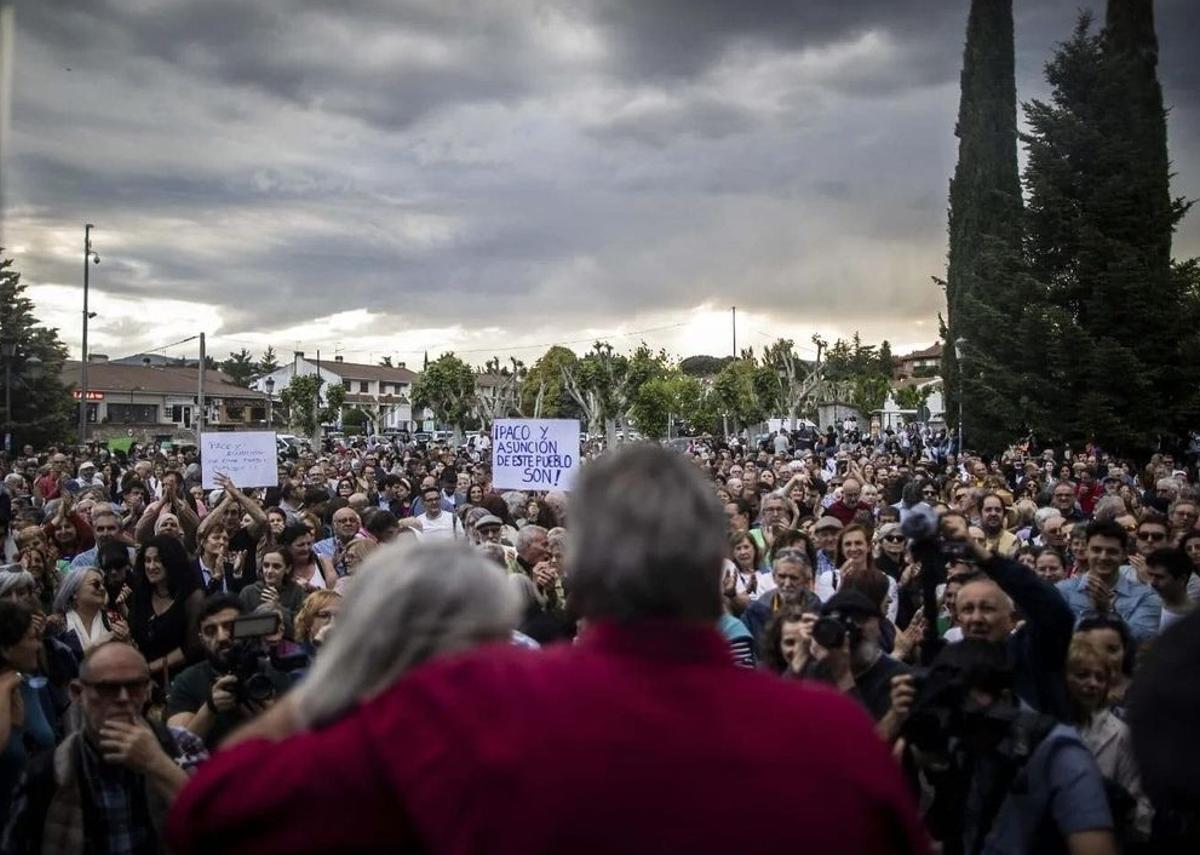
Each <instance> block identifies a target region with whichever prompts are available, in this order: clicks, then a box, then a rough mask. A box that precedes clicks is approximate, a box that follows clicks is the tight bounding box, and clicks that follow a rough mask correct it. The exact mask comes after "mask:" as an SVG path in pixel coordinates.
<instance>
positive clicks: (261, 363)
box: [258, 344, 279, 374]
mask: <svg viewBox="0 0 1200 855" xmlns="http://www.w3.org/2000/svg"><path fill="white" fill-rule="evenodd" d="M277 368H279V359H278V358H277V357H276V356H275V348H273V347H271V345H269V344H268V345H267V349H266V350H264V351H263V355H262V356H261V357H260V358H259V360H258V373H259V374H270V373H271V372H272V371H274V370H276V369H277Z"/></svg>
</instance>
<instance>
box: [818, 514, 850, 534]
mask: <svg viewBox="0 0 1200 855" xmlns="http://www.w3.org/2000/svg"><path fill="white" fill-rule="evenodd" d="M827 528H832V529H836V530H837V531H841V530H842V529H843V528H845V526H844V525H842V521H841V520H839V519H838V518H837V517H821V518H820V519H819V520H817V524H816V525H814V526H813V527H812V530H813V531H824V530H825V529H827Z"/></svg>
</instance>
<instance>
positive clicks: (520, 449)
mask: <svg viewBox="0 0 1200 855" xmlns="http://www.w3.org/2000/svg"><path fill="white" fill-rule="evenodd" d="M578 473H579V420H578V419H496V421H495V422H494V423H493V424H492V485H493V486H495V487H499V488H500V489H502V490H564V491H565V490H570V489H571V485H572V484H574V483H575V476H576V475H577V474H578Z"/></svg>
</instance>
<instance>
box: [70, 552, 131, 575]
mask: <svg viewBox="0 0 1200 855" xmlns="http://www.w3.org/2000/svg"><path fill="white" fill-rule="evenodd" d="M99 560H100V547H99V546H93V547H92V548H91V549H87V550H84V551H83V552H81V553H79V554H78V555H76V556H75V557H74V558H72V559H71V567H70V569H71V570H78V569H79V568H80V567H99V566H100V564H99V563H98V562H99ZM135 561H137V549H136V548H134V547H132V546H130V547H129V563H130V564H133V563H134V562H135Z"/></svg>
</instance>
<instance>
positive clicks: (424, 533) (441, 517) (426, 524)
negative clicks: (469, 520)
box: [417, 511, 462, 540]
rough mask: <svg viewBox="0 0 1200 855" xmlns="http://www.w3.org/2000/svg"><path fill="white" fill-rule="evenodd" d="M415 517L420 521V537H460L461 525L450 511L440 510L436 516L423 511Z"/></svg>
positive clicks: (437, 538) (439, 538) (427, 538)
mask: <svg viewBox="0 0 1200 855" xmlns="http://www.w3.org/2000/svg"><path fill="white" fill-rule="evenodd" d="M417 519H419V520H420V521H421V528H420V529H419V531H420V535H421V537H422V539H425V540H456V539H458V538H459V537H462V526H461V525H459V522H458V517H456V516H455V515H454V513H453V512H451V511H442V512H441V513H440V514H438V515H437V517H436V518H434V517H431V516H429V514H428V513H423V514H421V515H420V516H419V517H417Z"/></svg>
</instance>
